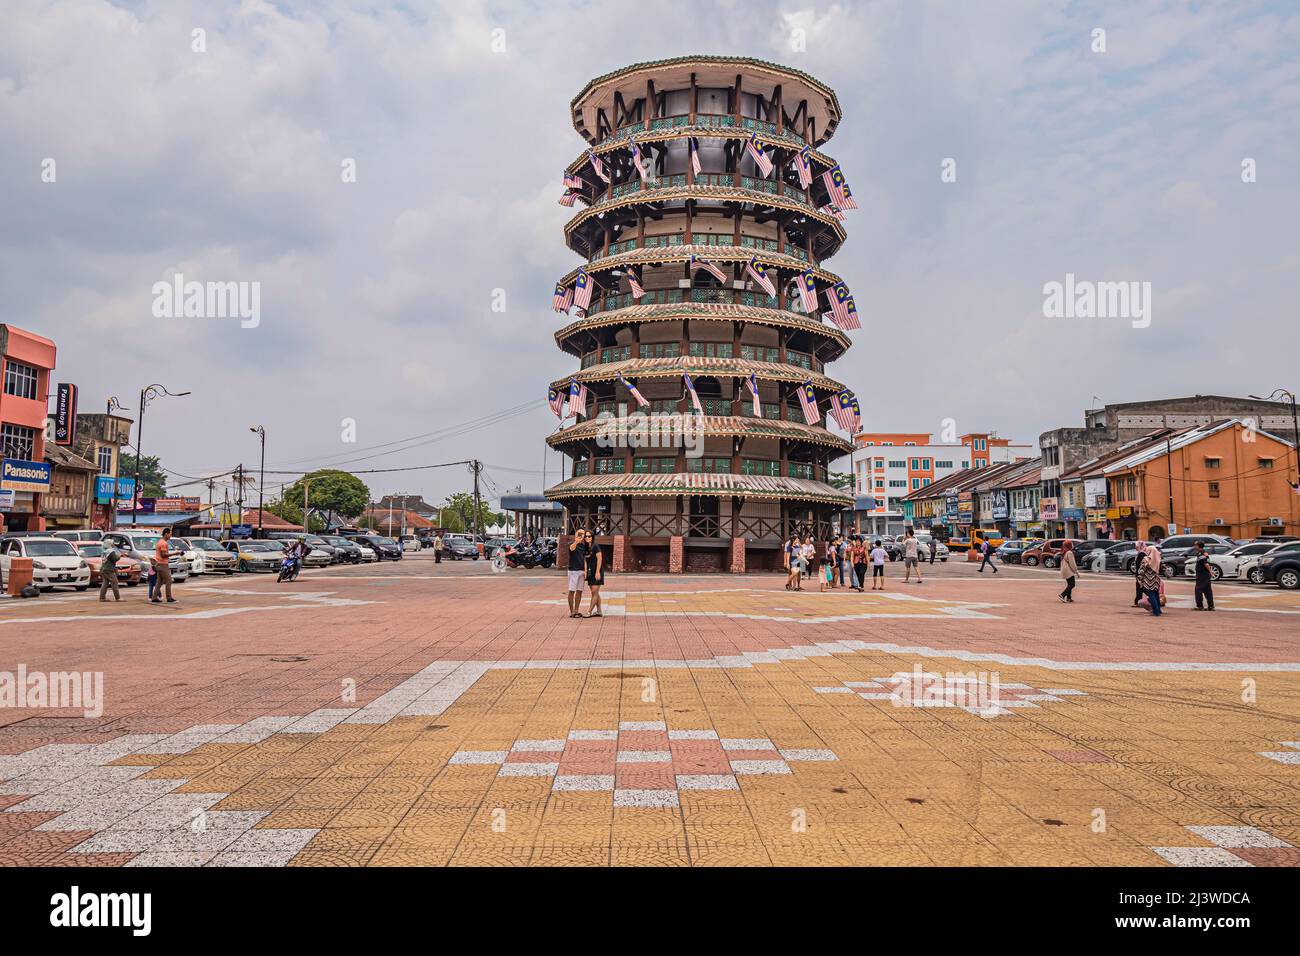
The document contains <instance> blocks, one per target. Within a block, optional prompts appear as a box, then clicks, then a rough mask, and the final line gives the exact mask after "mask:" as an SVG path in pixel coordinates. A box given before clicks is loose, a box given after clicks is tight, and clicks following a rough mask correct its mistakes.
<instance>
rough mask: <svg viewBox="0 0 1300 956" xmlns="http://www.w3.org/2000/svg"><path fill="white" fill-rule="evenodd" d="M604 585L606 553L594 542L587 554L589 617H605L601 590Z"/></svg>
mask: <svg viewBox="0 0 1300 956" xmlns="http://www.w3.org/2000/svg"><path fill="white" fill-rule="evenodd" d="M604 583H605V551H604V549H603V548H601V546H600V545H598V544H595V543H594V542H593V543H592V548H591V550H590V551H589V552H587V590H588V592H589V593H590V594H591V597H589V598H588V599H587V617H604V615H603V614H601V607H600V589H601V586H602V585H604Z"/></svg>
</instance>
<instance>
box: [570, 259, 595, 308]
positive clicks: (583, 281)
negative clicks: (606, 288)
mask: <svg viewBox="0 0 1300 956" xmlns="http://www.w3.org/2000/svg"><path fill="white" fill-rule="evenodd" d="M573 304H574V305H576V306H577V307H578V309H579V311H581V312H582V314H583V315H586V314H587V310H588V309H589V308H591V276H589V275H587V272H586V270H585V269H579V270H578V277H577V278H576V279H574V280H573Z"/></svg>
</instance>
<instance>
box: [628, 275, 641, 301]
mask: <svg viewBox="0 0 1300 956" xmlns="http://www.w3.org/2000/svg"><path fill="white" fill-rule="evenodd" d="M627 284H628V285H630V286H631V287H632V298H634V299H639V298H641V296H643V295H645V289H643V288H641V280H640V279H638V278H637V277H636V271H635V270H633V269H628V270H627Z"/></svg>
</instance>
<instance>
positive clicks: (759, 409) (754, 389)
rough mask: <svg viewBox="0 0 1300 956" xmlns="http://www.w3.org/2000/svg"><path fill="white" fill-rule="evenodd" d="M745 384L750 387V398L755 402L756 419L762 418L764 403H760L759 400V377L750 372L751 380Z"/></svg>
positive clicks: (747, 380)
mask: <svg viewBox="0 0 1300 956" xmlns="http://www.w3.org/2000/svg"><path fill="white" fill-rule="evenodd" d="M745 384H746V385H748V386H749V394H750V397H751V398H753V400H754V417H755V418H762V417H763V403H762V402H761V401H759V398H758V376H756V375H755V374H754V373H753V372H750V374H749V378H748V379H746V380H745Z"/></svg>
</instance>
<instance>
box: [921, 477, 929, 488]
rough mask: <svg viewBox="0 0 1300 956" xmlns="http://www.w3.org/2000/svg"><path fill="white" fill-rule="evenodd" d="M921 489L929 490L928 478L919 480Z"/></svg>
mask: <svg viewBox="0 0 1300 956" xmlns="http://www.w3.org/2000/svg"><path fill="white" fill-rule="evenodd" d="M921 487H922V488H929V487H930V479H929V478H922V479H921Z"/></svg>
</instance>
